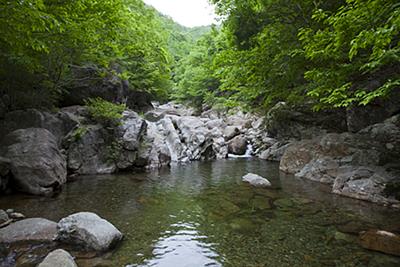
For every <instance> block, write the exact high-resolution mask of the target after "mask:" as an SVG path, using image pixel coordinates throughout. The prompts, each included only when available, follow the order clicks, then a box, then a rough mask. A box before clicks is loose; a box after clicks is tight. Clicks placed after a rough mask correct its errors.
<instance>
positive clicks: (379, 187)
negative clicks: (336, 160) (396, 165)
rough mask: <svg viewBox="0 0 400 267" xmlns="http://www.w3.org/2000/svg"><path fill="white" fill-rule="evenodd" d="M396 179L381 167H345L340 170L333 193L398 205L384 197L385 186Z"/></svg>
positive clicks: (395, 201) (396, 202) (393, 200)
mask: <svg viewBox="0 0 400 267" xmlns="http://www.w3.org/2000/svg"><path fill="white" fill-rule="evenodd" d="M394 179H396V177H393V176H392V175H391V174H390V173H388V172H386V171H385V170H384V169H382V168H379V167H364V166H343V167H340V168H339V169H338V175H337V177H336V179H335V182H334V184H333V188H332V192H333V193H335V194H339V195H343V196H347V197H351V198H356V199H361V200H367V201H370V202H375V203H379V204H387V205H392V204H398V203H399V201H397V200H395V199H389V198H386V197H385V196H384V195H385V194H384V189H385V184H386V183H387V182H389V181H392V180H394Z"/></svg>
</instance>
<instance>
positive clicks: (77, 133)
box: [71, 126, 88, 141]
mask: <svg viewBox="0 0 400 267" xmlns="http://www.w3.org/2000/svg"><path fill="white" fill-rule="evenodd" d="M87 131H88V129H87V128H86V127H85V126H79V127H78V128H76V129H75V130H74V132H73V133H72V135H71V139H72V140H71V141H77V140H80V139H82V137H83V136H84V135H85V134H86V133H87Z"/></svg>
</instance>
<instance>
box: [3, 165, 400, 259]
mask: <svg viewBox="0 0 400 267" xmlns="http://www.w3.org/2000/svg"><path fill="white" fill-rule="evenodd" d="M248 172H252V173H256V174H259V175H261V176H263V177H266V178H268V179H269V180H270V181H271V183H272V185H273V187H272V188H268V189H256V188H252V187H250V186H248V185H246V184H243V183H242V182H241V177H242V176H243V175H245V174H247V173H248ZM7 208H14V209H15V210H17V211H19V212H22V213H24V214H26V215H27V216H28V217H44V218H48V219H51V220H54V221H58V220H59V219H61V218H62V217H65V216H67V215H69V214H72V213H74V212H78V211H91V212H95V213H97V214H99V215H100V216H101V217H103V218H105V219H107V220H109V221H110V222H112V223H113V224H114V225H115V226H116V227H117V228H118V229H120V230H121V232H123V233H124V236H125V238H124V240H123V242H122V244H121V246H120V247H118V249H117V250H115V251H113V254H112V255H108V256H107V258H105V259H94V260H95V261H96V262H97V261H98V262H100V263H101V264H100V266H116V267H123V266H125V267H126V266H130V267H132V266H164V267H169V266H174V267H175V266H177V267H178V266H196V267H197V266H200V267H201V266H229V267H244V266H301V267H303V266H388V265H387V263H388V262H390V261H393V262H395V263H396V264H397V265H393V266H400V265H399V264H400V258H390V257H388V256H387V255H384V254H378V253H374V252H371V251H367V250H365V249H363V248H362V247H360V246H359V245H358V244H357V242H356V241H355V240H356V239H357V238H358V237H357V235H358V232H359V231H361V230H364V229H368V228H380V229H384V230H389V231H390V230H392V229H399V222H400V213H399V211H398V210H392V209H387V208H384V207H381V206H377V205H373V204H371V203H367V202H363V201H358V200H353V199H348V198H343V197H340V196H337V195H332V194H330V190H329V188H327V187H326V186H325V185H321V184H319V183H316V182H312V181H307V180H299V179H296V178H295V177H293V176H291V175H283V174H282V173H279V169H278V165H277V164H274V163H267V162H265V161H260V160H256V159H228V160H223V161H214V162H194V163H191V164H187V165H178V166H172V167H171V169H168V168H167V169H162V170H159V171H156V172H147V173H136V174H122V175H103V176H84V177H80V178H79V179H77V180H76V181H75V182H72V183H69V184H68V185H67V186H66V187H65V189H64V190H63V192H62V193H61V194H60V195H58V196H56V197H55V198H51V199H49V198H40V197H31V196H26V195H13V196H5V197H1V198H0V209H7ZM343 235H344V236H345V237H346V238H345V240H343V238H342V239H340V238H341V237H343ZM338 237H339V238H338ZM346 240H354V241H349V242H347V241H346ZM382 259H383V260H384V261H385V263H382ZM78 260H79V259H78ZM0 261H1V259H0ZM88 261H90V263H87V264H80V262H79V263H78V266H99V265H97V264H94V263H93V260H92V259H89V260H88ZM374 262H380V264H375V265H374V264H373V263H374ZM385 264H386V265H385ZM17 266H18V265H17ZM24 266H28V265H24ZM34 266H36V265H35V264H34V265H32V267H34ZM29 267H30V266H29Z"/></svg>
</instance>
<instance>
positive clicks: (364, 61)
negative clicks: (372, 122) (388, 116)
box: [299, 0, 400, 108]
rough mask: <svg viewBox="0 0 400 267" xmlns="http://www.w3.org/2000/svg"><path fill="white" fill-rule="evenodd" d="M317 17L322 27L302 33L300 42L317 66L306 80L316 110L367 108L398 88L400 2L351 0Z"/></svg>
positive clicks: (319, 12) (315, 15)
mask: <svg viewBox="0 0 400 267" xmlns="http://www.w3.org/2000/svg"><path fill="white" fill-rule="evenodd" d="M312 17H313V19H314V20H316V21H319V22H321V23H322V26H321V28H319V29H312V28H303V29H301V30H300V32H299V38H300V40H301V41H302V43H303V47H304V52H305V55H306V57H307V58H308V59H309V60H310V61H311V62H312V64H313V66H314V67H313V68H311V69H310V70H308V71H307V72H305V77H306V78H307V79H308V80H310V81H311V85H312V86H310V88H309V90H308V95H309V96H312V97H315V98H317V99H318V100H319V101H320V105H318V106H317V108H321V107H323V106H324V105H328V106H334V107H346V106H349V105H352V104H361V105H367V104H369V103H370V102H372V101H373V100H374V99H376V98H378V97H384V96H386V95H388V94H389V93H390V91H391V90H392V89H394V88H399V84H400V73H399V71H398V70H399V65H400V57H399V55H400V45H399V44H400V43H399V34H400V32H399V31H400V5H399V3H398V1H387V0H373V1H362V0H347V1H346V4H345V5H343V6H342V7H340V8H339V9H337V10H335V12H326V11H324V10H321V9H318V10H316V11H315V12H314V14H313V16H312ZM372 81H376V82H375V84H376V85H373V84H372Z"/></svg>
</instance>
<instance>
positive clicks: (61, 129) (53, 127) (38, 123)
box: [0, 109, 78, 144]
mask: <svg viewBox="0 0 400 267" xmlns="http://www.w3.org/2000/svg"><path fill="white" fill-rule="evenodd" d="M77 124H78V121H76V120H75V119H74V118H73V117H72V116H70V114H68V113H66V112H63V111H60V112H57V113H49V112H46V111H39V110H36V109H28V110H16V111H12V112H8V113H7V114H5V116H4V119H3V120H0V139H1V137H2V136H5V135H7V134H8V133H11V132H13V131H15V130H18V129H27V128H44V129H47V130H48V131H50V132H51V133H52V134H53V135H54V136H55V137H56V139H57V143H58V144H60V143H61V141H62V139H63V137H64V136H65V135H66V134H67V133H68V132H70V131H71V130H72V129H73V128H74V127H76V125H77ZM0 141H1V140H0Z"/></svg>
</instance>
